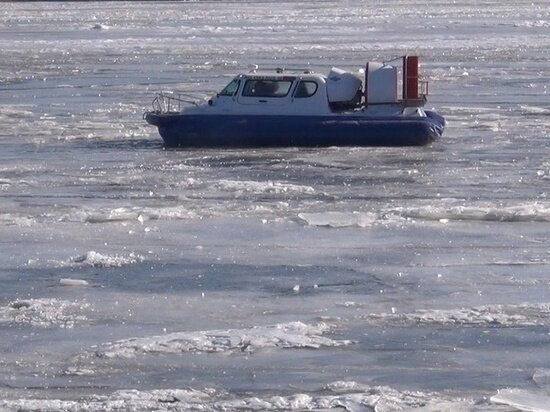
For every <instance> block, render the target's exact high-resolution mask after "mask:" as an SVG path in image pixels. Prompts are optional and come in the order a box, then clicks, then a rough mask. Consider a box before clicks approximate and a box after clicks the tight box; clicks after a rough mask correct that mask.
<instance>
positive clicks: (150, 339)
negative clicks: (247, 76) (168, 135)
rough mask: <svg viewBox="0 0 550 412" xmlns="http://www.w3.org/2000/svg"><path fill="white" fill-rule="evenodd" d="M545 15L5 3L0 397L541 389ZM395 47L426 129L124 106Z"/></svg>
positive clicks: (310, 397)
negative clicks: (419, 79)
mask: <svg viewBox="0 0 550 412" xmlns="http://www.w3.org/2000/svg"><path fill="white" fill-rule="evenodd" d="M549 32H550V15H549V9H548V3H547V2H546V1H542V0H535V1H522V0H512V1H507V2H493V1H484V2H479V1H474V0H460V1H456V2H447V1H436V2H424V1H422V2H421V1H415V0H399V1H392V2H381V1H368V2H363V1H351V0H349V1H342V2H323V1H316V2H265V1H247V2H223V1H216V2H143V3H141V2H127V3H125V2H85V3H73V2H70V3H63V2H60V3H56V2H45V3H36V2H30V3H26V2H25V3H2V8H1V9H0V55H1V58H0V126H1V127H0V370H1V371H2V373H1V374H0V409H1V410H7V411H35V410H50V411H65V410H73V411H77V410H87V411H99V410H114V409H117V410H137V411H149V410H160V411H165V410H181V411H186V410H201V411H222V410H223V411H236V410H237V411H240V410H324V411H326V410H347V411H372V410H375V411H378V412H386V411H394V410H419V411H420V410H422V411H444V410H448V411H457V410H460V411H515V410H524V411H548V410H550V406H549V405H550V388H549V386H550V252H549V250H550V236H549V232H550V200H549V198H548V196H549V191H550V145H549V126H550V96H549V94H548V87H549V78H550V66H549V63H548V62H549V57H550V56H549V50H550V36H549V35H548V34H549ZM403 54H418V55H420V58H421V64H422V67H421V71H422V72H423V74H424V75H426V76H428V77H429V78H430V80H431V84H430V92H431V96H430V101H429V104H428V106H429V107H433V108H435V109H436V110H437V111H438V112H440V113H441V114H442V115H444V116H445V117H446V119H447V121H448V123H449V126H448V128H447V130H446V133H445V135H444V137H443V138H442V139H441V140H440V141H438V142H435V143H434V144H432V145H430V146H428V147H421V148H323V149H307V150H303V149H296V148H289V149H277V150H246V151H245V150H165V149H164V148H163V145H162V142H161V139H160V137H159V136H158V134H157V131H156V129H155V128H153V127H149V126H147V125H146V124H145V123H144V121H143V120H142V113H143V112H144V111H145V110H147V109H149V107H150V102H151V101H152V99H153V97H154V93H155V92H157V91H161V90H171V89H174V90H178V91H192V92H195V93H197V94H198V96H199V97H200V98H208V96H210V95H212V94H214V93H215V92H216V91H218V90H219V89H220V88H221V87H222V86H223V85H224V84H225V83H227V81H228V79H230V78H231V77H232V76H233V75H234V74H236V73H238V72H240V71H242V70H247V68H248V67H249V65H251V64H259V65H264V66H266V65H267V66H271V67H273V66H293V67H295V66H307V67H309V68H312V69H316V70H321V71H324V72H328V70H329V69H330V67H332V66H338V67H342V68H350V69H352V68H358V67H362V66H363V64H364V62H365V61H367V60H371V61H372V60H388V59H391V58H393V57H396V56H401V55H403Z"/></svg>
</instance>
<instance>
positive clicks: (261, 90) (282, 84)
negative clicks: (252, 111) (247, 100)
mask: <svg viewBox="0 0 550 412" xmlns="http://www.w3.org/2000/svg"><path fill="white" fill-rule="evenodd" d="M290 86H292V80H285V79H281V80H269V79H248V80H247V81H246V83H245V85H244V90H243V96H246V97H285V96H286V95H288V92H289V91H290Z"/></svg>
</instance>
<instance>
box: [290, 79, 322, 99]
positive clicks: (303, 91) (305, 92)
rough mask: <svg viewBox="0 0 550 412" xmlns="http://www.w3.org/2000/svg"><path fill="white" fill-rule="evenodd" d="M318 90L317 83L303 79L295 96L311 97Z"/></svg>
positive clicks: (297, 87)
mask: <svg viewBox="0 0 550 412" xmlns="http://www.w3.org/2000/svg"><path fill="white" fill-rule="evenodd" d="M315 92H317V83H316V82H313V81H307V80H301V81H300V83H298V86H296V91H295V92H294V97H297V98H303V97H311V96H313V95H314V94H315Z"/></svg>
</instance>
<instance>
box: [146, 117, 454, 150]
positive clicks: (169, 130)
mask: <svg viewBox="0 0 550 412" xmlns="http://www.w3.org/2000/svg"><path fill="white" fill-rule="evenodd" d="M426 115H427V117H411V118H407V117H397V116H396V117H381V118H365V117H364V116H353V115H350V116H343V115H334V116H260V115H208V116H206V115H188V114H185V115H182V114H158V113H154V112H149V113H147V114H146V115H145V120H146V121H147V122H148V123H150V124H152V125H155V126H157V127H158V129H159V133H160V135H161V136H162V138H163V140H164V143H165V145H166V146H167V147H326V146H423V145H426V144H429V143H431V142H433V141H434V140H435V139H437V138H439V137H440V136H441V135H442V134H443V130H444V128H445V120H444V119H443V117H441V116H439V115H438V114H436V113H434V112H429V111H426Z"/></svg>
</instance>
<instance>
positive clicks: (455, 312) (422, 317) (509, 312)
mask: <svg viewBox="0 0 550 412" xmlns="http://www.w3.org/2000/svg"><path fill="white" fill-rule="evenodd" d="M549 316H550V303H541V304H529V303H525V304H519V305H485V306H477V307H471V308H458V309H426V310H417V311H415V312H409V313H382V314H369V315H368V316H367V318H368V319H369V320H372V321H383V322H397V323H416V324H441V325H446V324H459V325H464V326H480V325H481V326H512V327H513V326H535V325H546V324H548V322H549Z"/></svg>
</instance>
